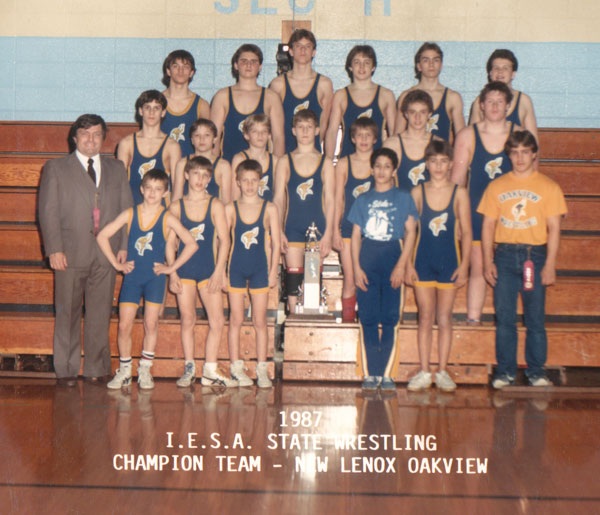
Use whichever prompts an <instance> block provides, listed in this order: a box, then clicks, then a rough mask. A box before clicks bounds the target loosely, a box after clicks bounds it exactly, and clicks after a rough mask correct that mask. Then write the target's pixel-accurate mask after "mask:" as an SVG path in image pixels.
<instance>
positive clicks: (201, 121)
mask: <svg viewBox="0 0 600 515" xmlns="http://www.w3.org/2000/svg"><path fill="white" fill-rule="evenodd" d="M198 127H207V128H208V129H209V130H210V132H212V134H213V137H215V138H216V137H217V134H218V131H217V126H216V125H215V122H213V121H212V120H209V119H208V118H198V119H197V120H196V121H195V122H194V123H192V125H190V130H189V132H188V136H189V137H190V139H192V134H194V132H196V130H197V129H198Z"/></svg>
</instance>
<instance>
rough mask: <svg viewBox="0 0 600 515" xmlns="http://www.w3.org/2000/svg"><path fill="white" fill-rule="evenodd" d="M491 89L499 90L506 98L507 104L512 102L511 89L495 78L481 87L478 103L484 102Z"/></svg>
mask: <svg viewBox="0 0 600 515" xmlns="http://www.w3.org/2000/svg"><path fill="white" fill-rule="evenodd" d="M492 91H499V92H500V93H502V94H503V95H504V97H505V98H506V103H507V104H510V103H511V102H512V99H513V94H512V91H511V90H510V88H509V87H508V86H507V85H506V84H504V82H500V81H499V80H496V81H494V82H488V83H487V84H486V85H485V86H484V87H483V89H482V90H481V93H479V102H480V103H483V102H485V99H486V97H487V96H488V95H489V94H490V93H491V92H492Z"/></svg>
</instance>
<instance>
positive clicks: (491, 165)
mask: <svg viewBox="0 0 600 515" xmlns="http://www.w3.org/2000/svg"><path fill="white" fill-rule="evenodd" d="M501 166H502V156H499V157H497V158H496V159H492V160H491V161H488V162H487V163H486V164H485V168H484V170H485V173H487V174H488V176H489V178H490V180H491V179H493V178H494V177H495V176H496V175H502V168H500V167H501Z"/></svg>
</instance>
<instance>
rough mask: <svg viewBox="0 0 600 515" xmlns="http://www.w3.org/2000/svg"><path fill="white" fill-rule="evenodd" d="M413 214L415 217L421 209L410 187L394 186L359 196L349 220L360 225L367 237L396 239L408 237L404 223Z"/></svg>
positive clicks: (386, 239) (353, 205)
mask: <svg viewBox="0 0 600 515" xmlns="http://www.w3.org/2000/svg"><path fill="white" fill-rule="evenodd" d="M409 216H412V217H413V218H414V219H415V221H416V220H418V219H419V213H418V211H417V206H416V205H415V201H414V200H413V198H412V197H411V196H410V193H408V192H407V191H402V190H399V189H397V188H391V189H389V190H387V191H382V192H380V191H375V190H371V191H368V192H367V193H363V194H362V195H361V196H360V197H358V198H357V199H356V200H355V201H354V204H352V209H350V214H349V215H348V220H350V222H352V223H353V224H356V225H358V226H360V229H361V231H362V234H363V236H364V237H365V238H369V239H370V240H375V241H392V240H401V239H402V238H404V223H405V222H406V220H407V219H408V217H409Z"/></svg>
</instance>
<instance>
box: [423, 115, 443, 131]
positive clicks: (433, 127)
mask: <svg viewBox="0 0 600 515" xmlns="http://www.w3.org/2000/svg"><path fill="white" fill-rule="evenodd" d="M439 119H440V115H439V114H438V113H436V114H434V115H432V116H430V117H429V120H427V125H426V126H425V129H426V130H427V132H431V131H437V130H438V129H439V127H438V125H437V123H438V121H439Z"/></svg>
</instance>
